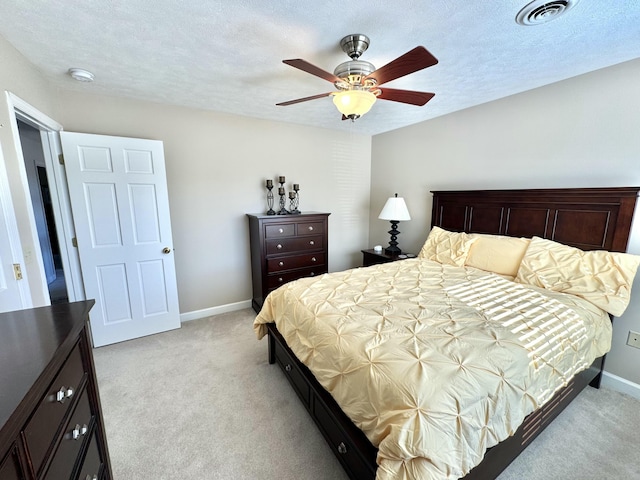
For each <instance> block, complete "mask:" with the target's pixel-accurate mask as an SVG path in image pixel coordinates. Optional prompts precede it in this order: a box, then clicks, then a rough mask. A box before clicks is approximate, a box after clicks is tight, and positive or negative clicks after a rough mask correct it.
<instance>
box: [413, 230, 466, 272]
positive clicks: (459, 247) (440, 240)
mask: <svg viewBox="0 0 640 480" xmlns="http://www.w3.org/2000/svg"><path fill="white" fill-rule="evenodd" d="M476 240H477V238H476V237H474V236H472V235H469V234H468V233H464V232H449V231H447V230H443V229H442V228H440V227H433V228H432V229H431V232H429V236H428V237H427V240H426V241H425V242H424V245H423V246H422V249H421V250H420V253H419V254H418V257H419V258H426V259H427V260H433V261H436V262H438V263H442V264H445V265H456V266H458V267H462V266H464V261H465V260H466V258H467V255H468V254H469V249H470V248H471V245H472V244H473V242H475V241H476Z"/></svg>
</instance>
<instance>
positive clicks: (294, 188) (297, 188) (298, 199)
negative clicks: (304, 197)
mask: <svg viewBox="0 0 640 480" xmlns="http://www.w3.org/2000/svg"><path fill="white" fill-rule="evenodd" d="M293 191H294V192H296V212H297V213H302V212H300V211H299V210H298V207H299V206H300V184H299V183H294V184H293Z"/></svg>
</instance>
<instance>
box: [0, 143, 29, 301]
mask: <svg viewBox="0 0 640 480" xmlns="http://www.w3.org/2000/svg"><path fill="white" fill-rule="evenodd" d="M17 228H18V226H17V224H16V218H15V215H14V213H13V203H12V201H11V193H10V192H9V182H8V181H7V174H6V172H5V169H4V159H3V157H2V150H0V312H11V311H14V310H22V309H23V308H30V307H31V306H32V303H31V294H30V291H29V284H28V282H27V279H26V269H25V268H24V258H23V256H22V246H21V245H20V240H19V235H18V229H17ZM14 265H17V266H18V267H17V268H19V269H20V271H21V272H22V278H16V277H19V276H20V275H16V272H15V267H14Z"/></svg>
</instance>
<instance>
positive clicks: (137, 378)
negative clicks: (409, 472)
mask: <svg viewBox="0 0 640 480" xmlns="http://www.w3.org/2000/svg"><path fill="white" fill-rule="evenodd" d="M254 318H255V314H254V313H253V310H242V311H239V312H233V313H228V314H223V315H218V316H216V317H211V318H207V319H202V320H195V321H191V322H187V323H185V324H183V327H182V328H181V329H179V330H174V331H171V332H166V333H162V334H158V335H153V336H149V337H145V338H140V339H136V340H131V341H129V342H124V343H120V344H116V345H110V346H107V347H102V348H99V349H96V350H94V356H95V362H96V371H97V375H98V385H99V389H100V396H101V401H102V407H103V411H104V417H105V425H106V430H107V439H108V443H109V450H110V454H111V461H112V466H113V473H114V477H115V480H145V479H149V480H162V479H167V480H174V479H175V480H178V479H180V480H182V479H200V478H202V479H225V480H227V479H234V480H235V479H262V480H288V479H292V480H293V479H295V480H305V479H308V480H346V479H347V477H346V475H345V474H344V472H343V470H342V468H341V466H340V464H339V463H338V461H337V460H336V459H335V457H334V456H333V454H332V453H331V451H330V449H329V447H328V445H327V444H326V442H325V441H324V438H323V437H322V436H321V434H320V433H319V431H318V429H317V427H316V426H315V424H314V423H313V421H312V420H311V418H310V417H309V415H308V414H307V412H306V410H305V409H304V407H303V406H302V404H301V403H300V402H299V400H298V397H297V396H296V395H295V393H294V392H293V390H292V389H291V386H290V385H289V384H288V382H287V380H286V379H285V377H284V375H283V374H282V372H281V371H280V369H279V368H278V367H277V366H276V365H269V364H268V363H267V342H266V339H265V340H263V341H260V342H258V341H257V340H256V338H255V336H254V333H253V329H252V328H251V324H252V322H253V319H254ZM639 413H640V401H638V400H636V399H634V398H631V397H629V396H626V395H623V394H620V393H617V392H614V391H610V390H606V389H601V390H595V389H592V388H587V389H586V390H585V391H584V392H583V393H581V394H580V396H579V397H578V398H577V399H576V400H575V401H574V402H573V403H572V404H571V405H570V406H569V407H568V408H567V410H565V411H564V412H563V413H562V414H561V415H560V417H558V419H556V421H555V422H554V423H553V424H552V425H551V426H550V427H549V428H547V430H546V431H545V432H543V433H542V435H541V436H540V437H538V438H537V439H536V440H535V441H534V442H533V444H531V445H530V446H529V448H528V449H527V450H526V451H525V452H524V453H523V454H521V455H520V457H518V459H517V460H516V461H515V462H514V463H512V464H511V466H510V467H509V468H508V469H507V470H506V471H505V472H504V473H503V474H502V475H500V477H499V480H515V479H518V480H521V479H530V480H548V479H564V480H571V479H580V480H590V479H593V480H604V479H612V480H613V479H616V480H618V479H634V478H640V473H639V472H640V455H638V453H637V449H638V447H639V446H640V431H639V430H638V429H636V428H635V425H634V423H633V422H634V421H635V420H636V419H637V418H638V414H639Z"/></svg>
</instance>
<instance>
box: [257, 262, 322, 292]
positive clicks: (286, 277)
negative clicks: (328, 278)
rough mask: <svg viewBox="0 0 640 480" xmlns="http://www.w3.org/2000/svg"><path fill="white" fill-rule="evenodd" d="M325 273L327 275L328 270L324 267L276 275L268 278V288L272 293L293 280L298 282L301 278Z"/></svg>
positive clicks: (319, 266)
mask: <svg viewBox="0 0 640 480" xmlns="http://www.w3.org/2000/svg"><path fill="white" fill-rule="evenodd" d="M323 273H327V268H326V267H325V266H324V265H318V266H317V267H310V268H302V269H299V270H294V271H292V272H287V273H280V274H277V273H276V274H274V275H269V276H268V277H267V287H268V288H269V291H271V290H275V289H276V288H278V287H280V286H282V285H284V284H285V283H288V282H291V281H293V280H298V279H299V278H304V277H315V276H316V275H322V274H323Z"/></svg>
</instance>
